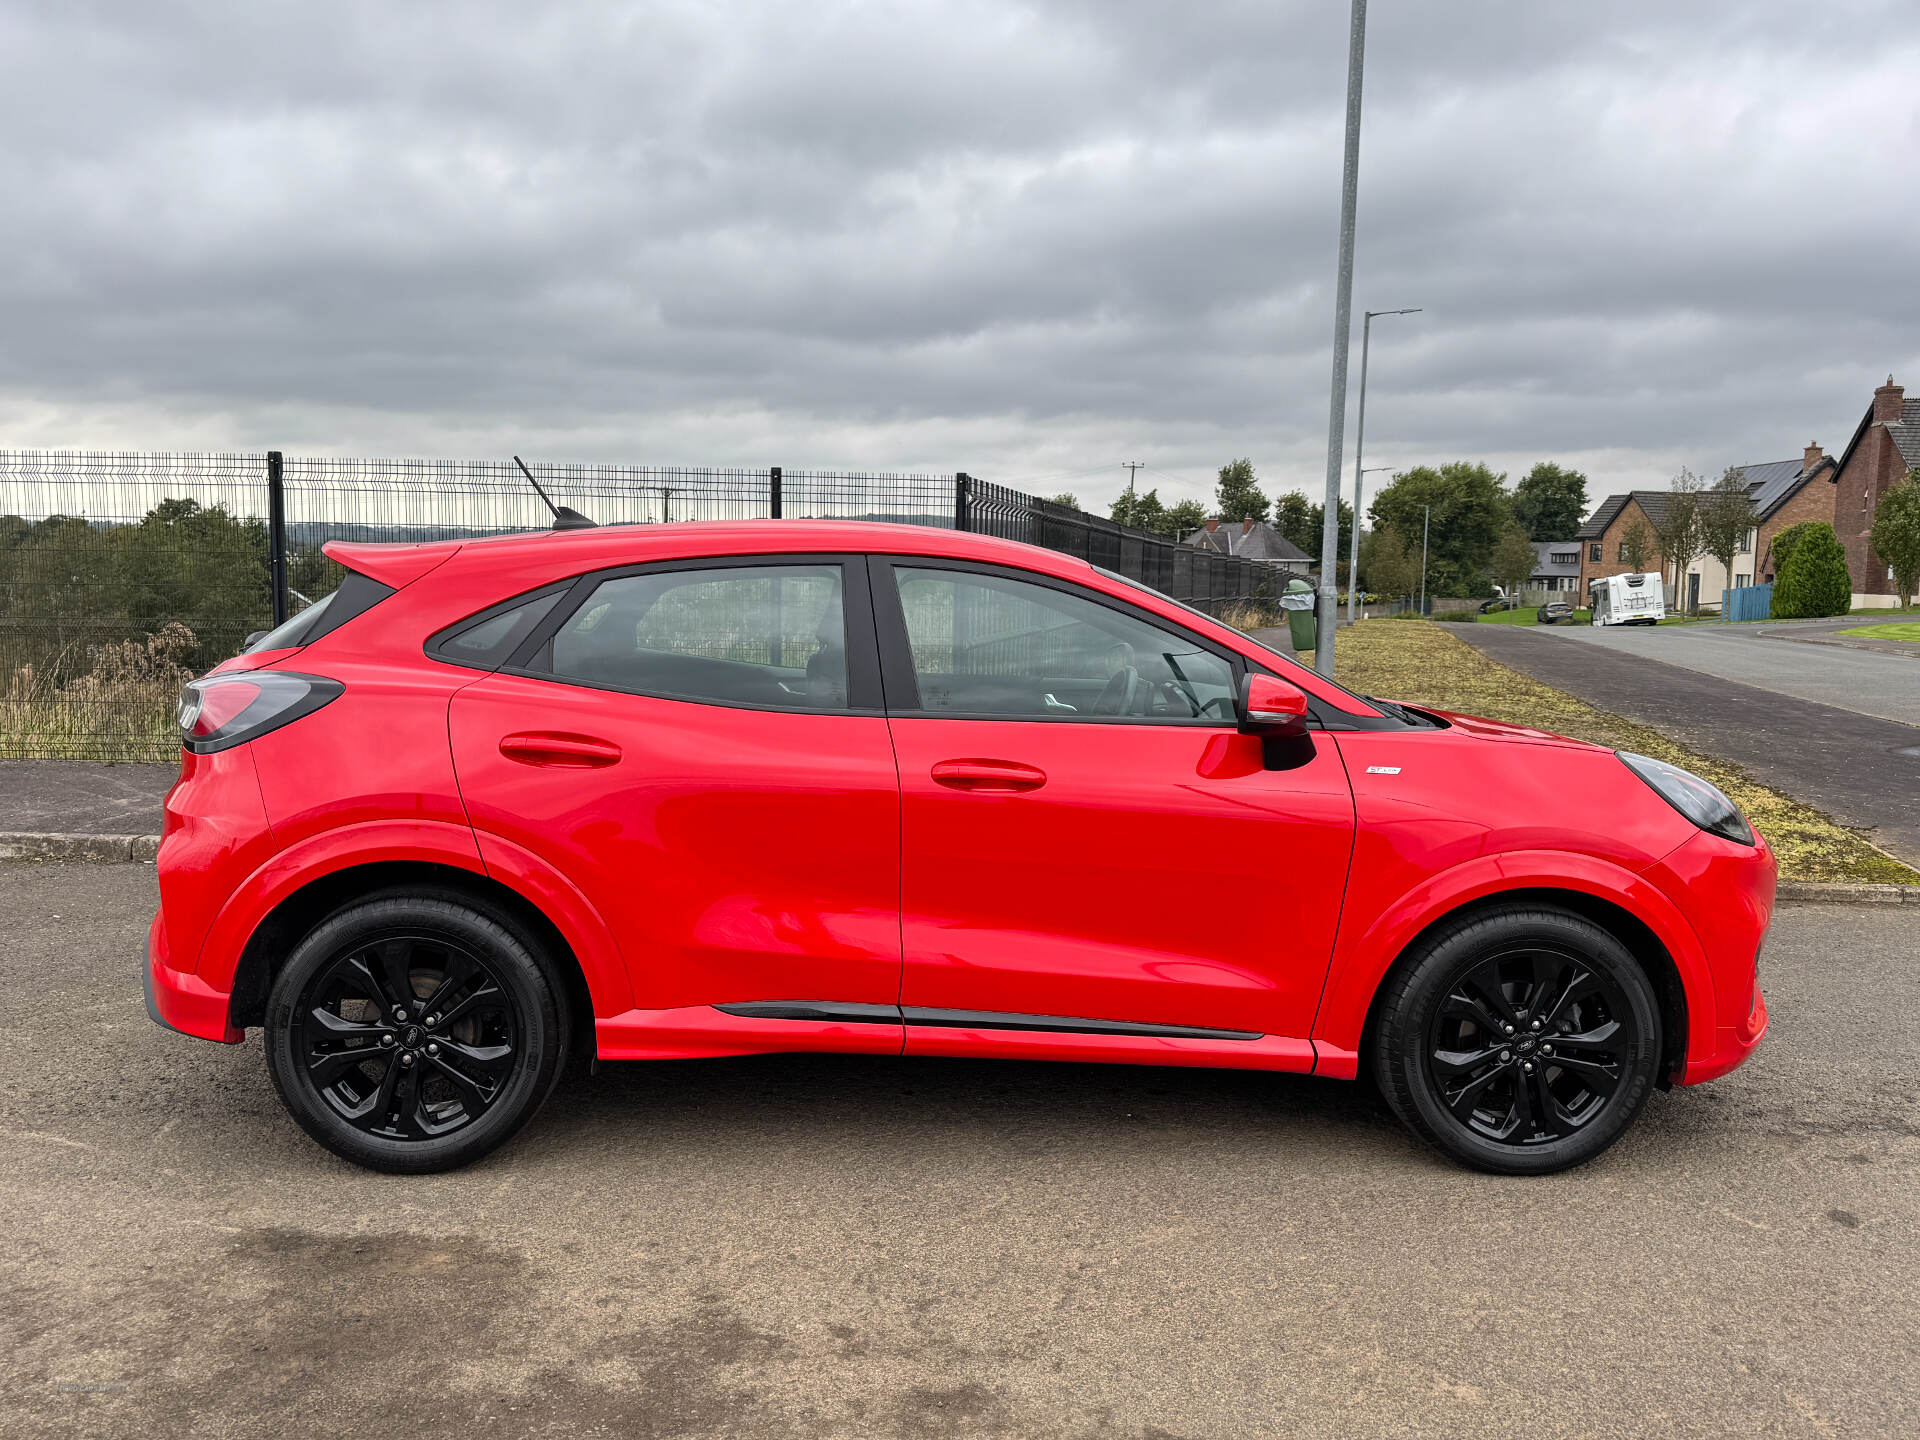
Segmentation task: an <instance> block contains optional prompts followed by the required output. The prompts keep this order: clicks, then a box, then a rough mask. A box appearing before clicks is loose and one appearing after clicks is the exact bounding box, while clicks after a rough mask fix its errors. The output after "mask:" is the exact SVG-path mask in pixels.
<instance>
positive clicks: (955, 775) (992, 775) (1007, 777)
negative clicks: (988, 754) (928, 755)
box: [933, 760, 1047, 795]
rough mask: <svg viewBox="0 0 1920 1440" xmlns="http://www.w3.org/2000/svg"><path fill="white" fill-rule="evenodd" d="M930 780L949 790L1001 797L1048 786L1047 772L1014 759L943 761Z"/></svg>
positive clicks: (936, 767)
mask: <svg viewBox="0 0 1920 1440" xmlns="http://www.w3.org/2000/svg"><path fill="white" fill-rule="evenodd" d="M933 781H934V783H935V784H936V785H945V786H946V787H947V788H948V789H949V790H980V791H986V792H990V793H996V794H1003V795H1004V794H1008V793H1010V792H1012V791H1016V790H1038V789H1039V788H1040V787H1041V786H1042V785H1044V784H1046V783H1047V772H1046V771H1044V770H1036V769H1035V768H1034V767H1033V766H1031V765H1022V764H1020V762H1019V761H1017V760H942V761H941V762H940V763H939V764H937V765H935V766H934V767H933Z"/></svg>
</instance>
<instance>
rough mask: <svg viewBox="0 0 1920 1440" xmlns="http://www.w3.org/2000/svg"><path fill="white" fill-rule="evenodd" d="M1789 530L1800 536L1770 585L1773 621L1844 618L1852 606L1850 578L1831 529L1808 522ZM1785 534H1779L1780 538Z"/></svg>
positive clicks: (1844, 553) (1843, 550)
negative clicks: (1819, 617)
mask: <svg viewBox="0 0 1920 1440" xmlns="http://www.w3.org/2000/svg"><path fill="white" fill-rule="evenodd" d="M1790 528H1791V529H1793V530H1798V531H1800V532H1801V533H1800V534H1799V535H1798V536H1796V537H1794V540H1793V543H1792V544H1791V546H1790V547H1789V549H1788V553H1787V558H1786V559H1785V560H1783V561H1781V562H1780V569H1779V572H1778V574H1777V576H1776V578H1775V579H1774V582H1773V616H1774V618H1775V619H1776V620H1799V619H1804V618H1807V617H1810V616H1817V615H1844V614H1846V613H1847V610H1848V609H1849V607H1851V606H1852V604H1853V576H1852V575H1851V574H1849V573H1848V571H1847V551H1846V547H1845V546H1843V545H1842V544H1841V543H1840V537H1839V536H1838V535H1836V534H1834V533H1833V526H1831V525H1829V524H1827V523H1826V522H1825V521H1821V520H1809V521H1807V522H1806V523H1805V524H1803V525H1795V526H1792V527H1790ZM1787 533H1788V532H1787V531H1785V530H1783V531H1781V532H1780V534H1781V536H1785V535H1786V534H1787ZM1776 553H1777V552H1776Z"/></svg>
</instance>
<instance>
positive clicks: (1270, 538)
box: [1187, 520, 1313, 563]
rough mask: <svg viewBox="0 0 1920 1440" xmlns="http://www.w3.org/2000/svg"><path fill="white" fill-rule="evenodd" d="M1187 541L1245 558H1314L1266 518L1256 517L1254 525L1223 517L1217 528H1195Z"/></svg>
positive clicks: (1288, 559) (1304, 559) (1301, 559)
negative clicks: (1258, 518) (1257, 518)
mask: <svg viewBox="0 0 1920 1440" xmlns="http://www.w3.org/2000/svg"><path fill="white" fill-rule="evenodd" d="M1187 544H1189V545H1192V546H1194V547H1196V548H1197V549H1201V550H1215V551H1218V552H1219V553H1220V554H1222V555H1237V556H1239V557H1240V558H1241V559H1242V560H1277V561H1295V562H1306V563H1311V562H1312V559H1313V557H1312V556H1310V555H1308V554H1307V552H1306V551H1304V550H1302V549H1301V548H1300V547H1299V546H1298V545H1296V544H1294V543H1293V542H1292V541H1291V540H1289V539H1287V537H1286V536H1284V535H1282V534H1281V533H1280V532H1279V531H1278V530H1276V529H1274V528H1273V526H1271V525H1269V524H1268V523H1267V522H1266V521H1265V520H1256V521H1254V522H1253V524H1252V525H1251V526H1249V525H1246V524H1245V523H1244V522H1243V521H1239V520H1223V521H1221V522H1220V524H1219V526H1218V528H1216V529H1211V530H1209V529H1205V528H1202V529H1199V530H1196V531H1194V532H1193V533H1192V534H1191V535H1189V536H1188V537H1187Z"/></svg>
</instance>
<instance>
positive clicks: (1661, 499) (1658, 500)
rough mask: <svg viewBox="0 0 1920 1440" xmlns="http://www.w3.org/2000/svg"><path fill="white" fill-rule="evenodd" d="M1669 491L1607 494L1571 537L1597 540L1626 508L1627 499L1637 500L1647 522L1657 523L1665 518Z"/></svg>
mask: <svg viewBox="0 0 1920 1440" xmlns="http://www.w3.org/2000/svg"><path fill="white" fill-rule="evenodd" d="M1669 493H1670V492H1668V491H1665V490H1629V491H1628V492H1627V493H1626V494H1624V495H1609V496H1608V497H1607V498H1606V499H1604V500H1602V501H1601V502H1600V508H1599V509H1598V510H1595V511H1594V512H1593V514H1591V515H1589V516H1588V517H1587V523H1586V524H1584V525H1582V526H1581V527H1580V529H1579V530H1578V531H1577V532H1576V533H1575V535H1574V537H1573V538H1574V539H1576V540H1598V539H1599V538H1600V537H1601V536H1602V535H1604V534H1606V533H1607V527H1608V526H1609V525H1611V524H1613V522H1614V521H1615V520H1618V519H1619V518H1620V512H1621V511H1622V510H1624V509H1626V508H1627V502H1628V501H1629V500H1635V501H1638V502H1639V504H1640V509H1641V511H1642V513H1644V514H1645V515H1646V517H1647V520H1648V522H1649V523H1651V524H1654V525H1658V524H1659V523H1660V522H1661V521H1662V520H1665V519H1666V518H1667V496H1668V494H1669Z"/></svg>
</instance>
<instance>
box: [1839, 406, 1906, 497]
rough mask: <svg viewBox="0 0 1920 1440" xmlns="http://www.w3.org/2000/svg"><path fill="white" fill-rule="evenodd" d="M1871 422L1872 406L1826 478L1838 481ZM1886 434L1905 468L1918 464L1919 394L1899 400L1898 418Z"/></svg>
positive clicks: (1890, 425) (1888, 427) (1861, 418)
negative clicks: (1905, 463)
mask: <svg viewBox="0 0 1920 1440" xmlns="http://www.w3.org/2000/svg"><path fill="white" fill-rule="evenodd" d="M1872 424H1873V406H1872V405H1871V404H1869V405H1868V406H1867V411H1866V413H1865V414H1864V415H1862V416H1861V417H1860V424H1859V426H1858V427H1857V428H1856V429H1855V430H1854V432H1853V438H1852V439H1851V440H1849V441H1847V448H1846V449H1845V450H1842V451H1841V452H1840V459H1839V461H1838V462H1837V463H1836V464H1835V466H1834V471H1833V474H1831V475H1829V476H1828V477H1827V479H1829V480H1832V481H1838V480H1839V478H1840V472H1841V471H1842V470H1844V469H1845V468H1846V465H1847V461H1849V460H1851V459H1852V458H1853V452H1854V450H1855V449H1856V448H1858V446H1859V444H1860V441H1861V439H1862V437H1864V436H1865V435H1866V433H1867V427H1868V426H1870V425H1872ZM1887 434H1889V435H1891V436H1892V437H1893V444H1894V448H1895V449H1897V450H1898V451H1899V452H1900V458H1901V459H1902V460H1904V461H1906V462H1907V468H1908V469H1909V470H1911V469H1913V468H1914V467H1915V466H1920V396H1915V397H1914V398H1913V399H1911V400H1906V399H1903V400H1902V401H1901V402H1900V418H1899V419H1898V420H1895V421H1893V422H1892V423H1891V424H1889V425H1888V426H1887Z"/></svg>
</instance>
